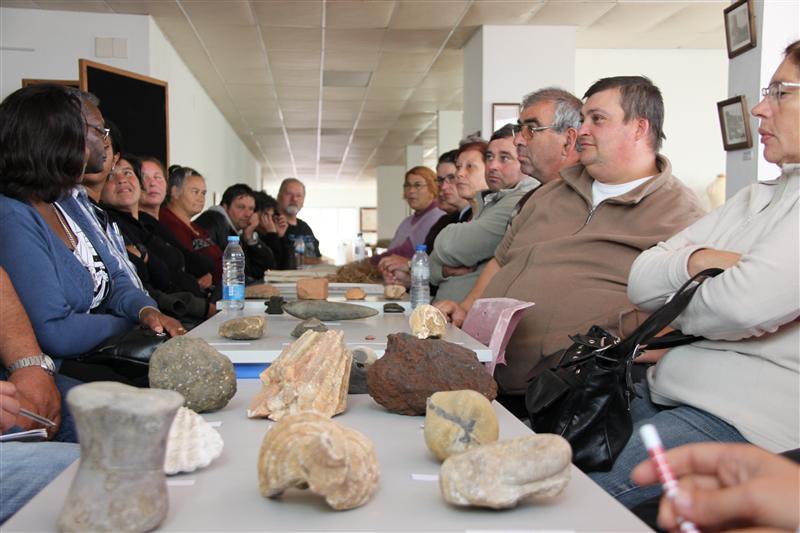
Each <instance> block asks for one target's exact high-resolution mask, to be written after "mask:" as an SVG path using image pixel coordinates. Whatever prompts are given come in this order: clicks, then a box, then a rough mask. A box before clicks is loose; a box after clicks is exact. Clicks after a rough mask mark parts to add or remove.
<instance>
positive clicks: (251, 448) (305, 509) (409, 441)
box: [3, 380, 648, 532]
mask: <svg viewBox="0 0 800 533" xmlns="http://www.w3.org/2000/svg"><path fill="white" fill-rule="evenodd" d="M259 386H260V383H259V382H257V381H255V380H240V381H239V392H238V393H237V395H236V396H235V397H234V398H233V400H232V401H231V402H230V404H228V406H227V407H226V408H225V409H223V410H222V411H220V412H217V413H208V414H205V415H204V416H205V418H206V419H207V420H209V421H221V422H222V425H221V426H220V427H219V428H218V429H219V432H220V434H221V435H222V438H223V439H224V440H225V448H224V450H223V452H222V456H221V457H219V458H218V459H217V460H216V461H215V462H214V463H212V464H211V465H210V466H209V467H208V468H206V469H204V470H200V471H197V472H192V473H189V474H182V475H178V476H173V477H170V478H168V479H169V482H168V483H171V485H169V487H168V492H169V513H168V515H167V518H166V520H165V521H164V523H162V524H161V527H160V530H162V531H476V530H484V531H511V530H514V531H522V530H525V531H531V530H534V529H535V530H551V531H552V530H575V531H615V532H623V531H647V530H648V529H647V526H646V525H645V524H644V523H642V522H641V521H639V520H638V519H637V518H636V517H635V516H634V515H633V514H631V513H630V512H628V511H627V510H626V509H625V508H624V507H622V506H621V505H620V504H619V503H617V502H616V501H615V500H614V499H612V498H611V497H610V496H608V495H607V494H606V493H605V492H603V490H602V489H600V487H598V486H597V485H595V484H594V483H593V482H592V481H591V480H590V479H589V478H587V477H586V476H585V475H584V474H582V473H581V472H580V471H579V470H578V469H577V468H575V467H572V481H571V482H570V484H569V485H568V486H567V488H566V489H565V491H564V492H563V493H562V494H561V495H560V496H558V497H557V498H554V499H551V500H545V501H540V502H532V501H525V502H522V503H521V504H520V505H519V506H518V507H516V508H514V509H510V510H507V511H492V510H487V509H477V508H461V507H455V506H451V505H449V504H447V503H446V502H445V501H444V500H443V499H442V497H441V495H440V493H439V484H438V482H436V481H435V480H433V481H425V480H420V481H418V480H415V479H413V478H412V476H413V475H415V474H421V475H423V476H436V475H437V474H438V471H439V463H438V462H437V461H436V459H435V458H434V457H433V455H432V454H431V453H430V452H429V451H428V449H427V447H426V446H425V441H424V438H423V434H422V423H423V421H424V418H422V417H409V416H402V415H394V414H390V413H388V412H386V411H385V410H384V409H383V408H382V407H380V406H379V405H377V404H376V403H375V402H374V401H373V400H372V399H371V398H370V397H369V396H367V395H359V396H349V397H348V402H349V403H348V410H347V412H346V413H344V414H343V415H340V416H337V417H335V418H334V421H336V422H338V423H340V424H342V425H344V426H347V427H351V428H354V429H356V430H358V431H361V432H362V433H364V434H365V435H366V436H367V437H368V438H369V439H370V440H372V442H373V443H375V447H376V450H377V455H378V461H379V464H380V472H381V477H380V484H379V487H378V490H377V491H376V493H375V494H374V496H373V497H372V499H371V500H370V501H369V502H368V503H367V504H366V505H364V506H362V507H360V508H357V509H352V510H349V511H333V510H331V509H330V508H329V507H328V506H327V505H326V504H325V503H324V500H323V499H322V498H320V497H318V496H315V495H313V494H311V493H310V492H309V491H300V490H291V491H288V492H287V493H285V494H284V495H283V496H282V497H281V498H279V499H275V500H270V499H266V498H263V497H262V496H261V494H260V492H259V489H258V475H257V470H256V465H257V460H258V450H259V447H260V446H261V441H262V440H263V437H264V434H265V432H266V431H267V429H268V428H269V427H270V425H271V422H268V421H266V420H249V419H247V418H246V416H245V409H246V407H247V405H248V404H249V402H250V399H251V398H252V396H253V395H254V394H255V392H256V391H257V390H258V388H259ZM494 407H495V411H496V412H497V415H498V419H499V422H500V438H501V439H508V438H512V437H518V436H523V435H528V434H530V429H528V428H527V427H525V426H524V425H523V424H522V423H520V422H519V421H518V420H517V419H516V418H514V417H513V416H512V415H511V414H510V413H509V412H508V411H506V410H505V409H504V408H503V407H502V406H500V405H499V404H497V403H496V402H495V403H494ZM76 469H77V462H76V464H73V465H72V466H71V467H70V468H68V469H67V470H66V471H65V472H64V473H62V474H61V476H59V477H58V478H56V480H55V481H53V483H51V484H50V485H49V486H48V487H46V488H45V489H44V490H43V491H42V492H41V493H40V494H39V495H38V496H36V497H35V498H34V499H33V500H32V501H31V502H30V503H29V504H28V505H27V506H25V507H24V508H23V509H22V510H21V511H20V512H19V513H17V514H16V515H15V516H14V517H13V518H11V519H10V520H9V521H8V522H7V523H6V524H4V526H3V531H54V530H55V528H56V523H57V520H58V516H59V513H60V512H61V507H62V505H63V502H64V499H65V497H66V493H67V490H68V489H69V485H70V483H71V481H72V478H73V477H74V475H75V471H76Z"/></svg>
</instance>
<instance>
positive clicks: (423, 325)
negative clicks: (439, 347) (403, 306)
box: [408, 304, 447, 339]
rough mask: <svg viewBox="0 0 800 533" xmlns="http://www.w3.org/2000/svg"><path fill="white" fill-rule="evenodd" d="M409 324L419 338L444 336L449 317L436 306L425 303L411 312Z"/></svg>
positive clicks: (412, 331)
mask: <svg viewBox="0 0 800 533" xmlns="http://www.w3.org/2000/svg"><path fill="white" fill-rule="evenodd" d="M408 325H409V326H411V333H413V334H414V335H416V337H417V338H418V339H428V338H442V337H444V332H445V328H447V318H445V316H444V313H442V312H441V311H439V309H437V308H436V307H434V306H432V305H427V304H423V305H418V306H417V308H416V309H414V311H412V312H411V316H410V317H408Z"/></svg>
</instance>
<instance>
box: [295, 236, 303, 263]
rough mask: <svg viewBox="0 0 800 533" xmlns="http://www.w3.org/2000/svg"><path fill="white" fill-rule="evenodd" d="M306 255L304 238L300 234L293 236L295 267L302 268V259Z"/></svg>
mask: <svg viewBox="0 0 800 533" xmlns="http://www.w3.org/2000/svg"><path fill="white" fill-rule="evenodd" d="M305 256H306V240H305V239H304V238H303V236H302V235H298V236H297V237H295V238H294V263H295V268H297V269H301V268H303V263H304V259H305Z"/></svg>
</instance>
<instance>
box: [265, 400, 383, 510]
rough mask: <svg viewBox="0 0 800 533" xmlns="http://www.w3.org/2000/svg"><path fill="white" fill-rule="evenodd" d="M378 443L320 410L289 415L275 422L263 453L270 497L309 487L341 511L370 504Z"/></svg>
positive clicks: (266, 482)
mask: <svg viewBox="0 0 800 533" xmlns="http://www.w3.org/2000/svg"><path fill="white" fill-rule="evenodd" d="M379 476H380V471H379V469H378V457H377V455H376V454H375V446H374V445H373V444H372V442H371V441H370V440H369V439H368V438H367V437H365V436H364V435H362V434H361V433H359V432H358V431H356V430H354V429H350V428H346V427H344V426H340V425H339V424H337V423H336V422H333V421H331V420H329V419H328V418H327V417H325V416H323V415H321V414H319V413H315V412H311V411H308V412H303V413H298V414H295V415H291V416H287V417H285V418H283V419H282V420H281V421H279V422H278V423H276V424H275V425H274V426H272V429H270V430H269V431H268V432H267V435H266V436H265V437H264V441H263V442H262V444H261V450H260V452H259V455H258V486H259V489H260V490H261V495H262V496H264V497H265V498H277V497H279V496H281V495H282V494H283V493H284V492H285V491H286V490H287V489H291V488H299V489H306V488H307V489H310V490H311V492H313V493H314V494H319V495H320V496H323V497H324V498H325V501H326V502H327V504H328V505H330V506H331V507H332V508H334V509H336V510H344V509H353V508H355V507H359V506H361V505H364V504H365V503H367V501H368V500H369V499H370V497H371V496H372V494H373V493H374V492H375V489H376V488H377V487H378V478H379Z"/></svg>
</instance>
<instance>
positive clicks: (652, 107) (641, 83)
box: [583, 76, 667, 153]
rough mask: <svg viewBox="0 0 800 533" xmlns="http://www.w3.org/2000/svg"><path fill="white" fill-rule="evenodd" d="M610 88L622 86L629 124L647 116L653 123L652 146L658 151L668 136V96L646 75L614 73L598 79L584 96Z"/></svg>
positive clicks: (651, 132)
mask: <svg viewBox="0 0 800 533" xmlns="http://www.w3.org/2000/svg"><path fill="white" fill-rule="evenodd" d="M609 89H619V93H620V105H621V106H622V110H623V111H625V122H626V123H627V122H630V121H631V120H632V119H634V118H645V119H647V121H648V122H649V123H650V145H651V146H652V147H653V151H655V152H656V153H658V151H659V150H661V141H662V140H663V139H666V138H667V136H666V135H664V99H663V98H662V97H661V91H660V90H659V89H658V87H656V86H655V85H653V82H652V81H650V78H648V77H646V76H613V77H610V78H601V79H599V80H597V81H596V82H594V83H593V84H592V86H591V87H589V90H587V91H586V94H584V95H583V99H584V100H585V99H587V98H589V97H590V96H592V95H593V94H595V93H599V92H602V91H607V90H609Z"/></svg>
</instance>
